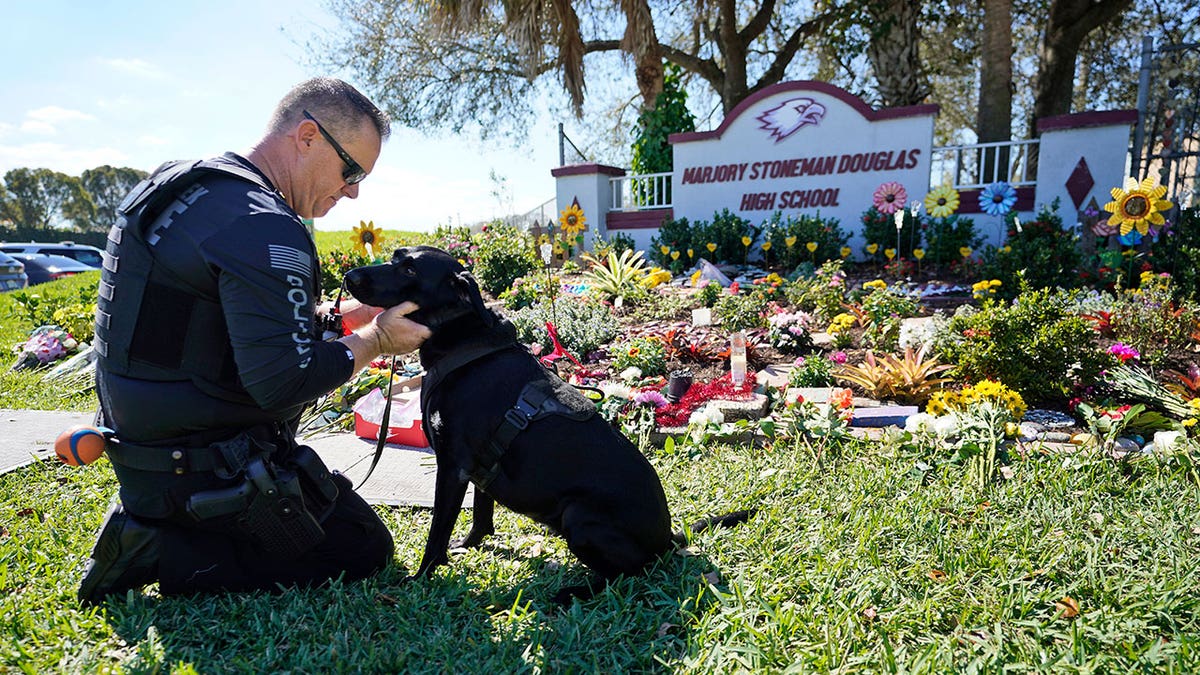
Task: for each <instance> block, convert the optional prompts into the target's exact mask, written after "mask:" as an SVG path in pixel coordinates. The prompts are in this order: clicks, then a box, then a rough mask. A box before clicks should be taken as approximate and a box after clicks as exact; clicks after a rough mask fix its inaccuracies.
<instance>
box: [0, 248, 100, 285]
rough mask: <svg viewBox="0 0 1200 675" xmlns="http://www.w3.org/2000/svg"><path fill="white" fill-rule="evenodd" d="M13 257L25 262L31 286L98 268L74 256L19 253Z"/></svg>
mask: <svg viewBox="0 0 1200 675" xmlns="http://www.w3.org/2000/svg"><path fill="white" fill-rule="evenodd" d="M12 257H14V258H16V259H17V260H19V261H21V262H22V263H24V264H25V274H26V275H28V277H29V285H30V286H36V285H37V284H44V283H46V282H47V281H54V280H55V279H62V278H64V277H69V276H71V275H74V274H82V273H84V272H95V271H96V268H95V267H92V266H91V265H85V264H83V263H81V262H79V261H78V260H75V259H74V258H66V257H63V256H61V255H43V254H41V253H18V254H16V255H14V256H12Z"/></svg>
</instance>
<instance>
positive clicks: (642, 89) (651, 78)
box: [621, 0, 663, 110]
mask: <svg viewBox="0 0 1200 675" xmlns="http://www.w3.org/2000/svg"><path fill="white" fill-rule="evenodd" d="M621 11H622V12H623V13H624V14H625V36H624V37H622V38H621V49H622V50H623V51H624V52H625V53H627V54H629V55H630V56H632V57H633V62H634V75H635V76H636V77H637V84H638V92H639V93H640V94H641V95H642V109H643V110H653V109H654V105H655V102H656V101H657V100H658V95H659V93H661V92H662V90H663V61H662V48H661V47H660V46H659V44H658V36H657V35H656V34H655V32H654V19H653V18H652V17H651V15H650V6H649V5H648V4H647V3H646V0H621Z"/></svg>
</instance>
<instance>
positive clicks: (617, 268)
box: [580, 249, 647, 300]
mask: <svg viewBox="0 0 1200 675" xmlns="http://www.w3.org/2000/svg"><path fill="white" fill-rule="evenodd" d="M580 257H581V258H582V259H583V261H584V262H585V263H587V264H588V270H587V271H586V272H584V273H583V277H584V279H585V280H586V283H587V284H588V289H589V291H590V292H591V293H593V294H594V295H598V296H600V297H601V298H602V299H604V300H615V299H616V298H623V297H625V296H628V295H631V294H633V293H635V292H636V291H638V289H639V287H640V285H641V282H642V280H643V279H644V278H645V277H646V272H647V269H646V261H645V260H644V259H643V258H642V252H641V251H634V250H632V249H626V250H624V251H621V252H620V253H619V254H618V253H617V252H616V251H609V253H608V255H607V256H606V257H605V258H604V260H598V259H596V258H594V257H592V255H591V254H589V253H584V254H583V255H582V256H580Z"/></svg>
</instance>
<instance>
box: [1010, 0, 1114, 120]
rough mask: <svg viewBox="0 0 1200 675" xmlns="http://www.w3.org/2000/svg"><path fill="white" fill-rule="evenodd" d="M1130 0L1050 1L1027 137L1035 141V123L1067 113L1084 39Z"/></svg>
mask: <svg viewBox="0 0 1200 675" xmlns="http://www.w3.org/2000/svg"><path fill="white" fill-rule="evenodd" d="M1131 2H1132V0H1054V1H1053V2H1052V3H1051V4H1050V11H1049V15H1048V17H1047V20H1046V30H1045V32H1044V33H1043V34H1042V44H1041V47H1040V49H1039V53H1038V57H1039V58H1038V75H1037V84H1036V85H1035V87H1034V97H1033V115H1032V116H1031V117H1030V120H1029V125H1030V129H1029V137H1030V138H1036V137H1037V121H1038V120H1039V119H1042V118H1044V117H1052V116H1054V115H1065V114H1067V113H1069V112H1071V99H1072V94H1073V92H1074V87H1075V59H1076V58H1077V57H1078V56H1079V47H1080V45H1082V44H1083V41H1084V39H1085V38H1087V36H1088V34H1089V33H1091V32H1092V31H1093V30H1095V29H1096V28H1098V27H1100V26H1101V25H1103V24H1104V23H1105V22H1107V21H1110V20H1112V19H1113V18H1115V17H1117V16H1118V15H1120V14H1121V12H1123V11H1125V9H1126V8H1128V7H1129V5H1130V3H1131Z"/></svg>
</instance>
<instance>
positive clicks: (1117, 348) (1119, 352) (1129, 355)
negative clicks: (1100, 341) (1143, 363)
mask: <svg viewBox="0 0 1200 675" xmlns="http://www.w3.org/2000/svg"><path fill="white" fill-rule="evenodd" d="M1108 353H1109V354H1112V355H1113V356H1115V357H1117V359H1118V360H1120V361H1121V363H1125V362H1126V361H1129V360H1130V359H1139V358H1141V357H1142V355H1141V354H1139V353H1138V350H1136V349H1134V348H1133V347H1130V346H1129V345H1127V344H1125V343H1123V342H1118V343H1117V344H1115V345H1113V346H1111V347H1109V348H1108Z"/></svg>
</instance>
